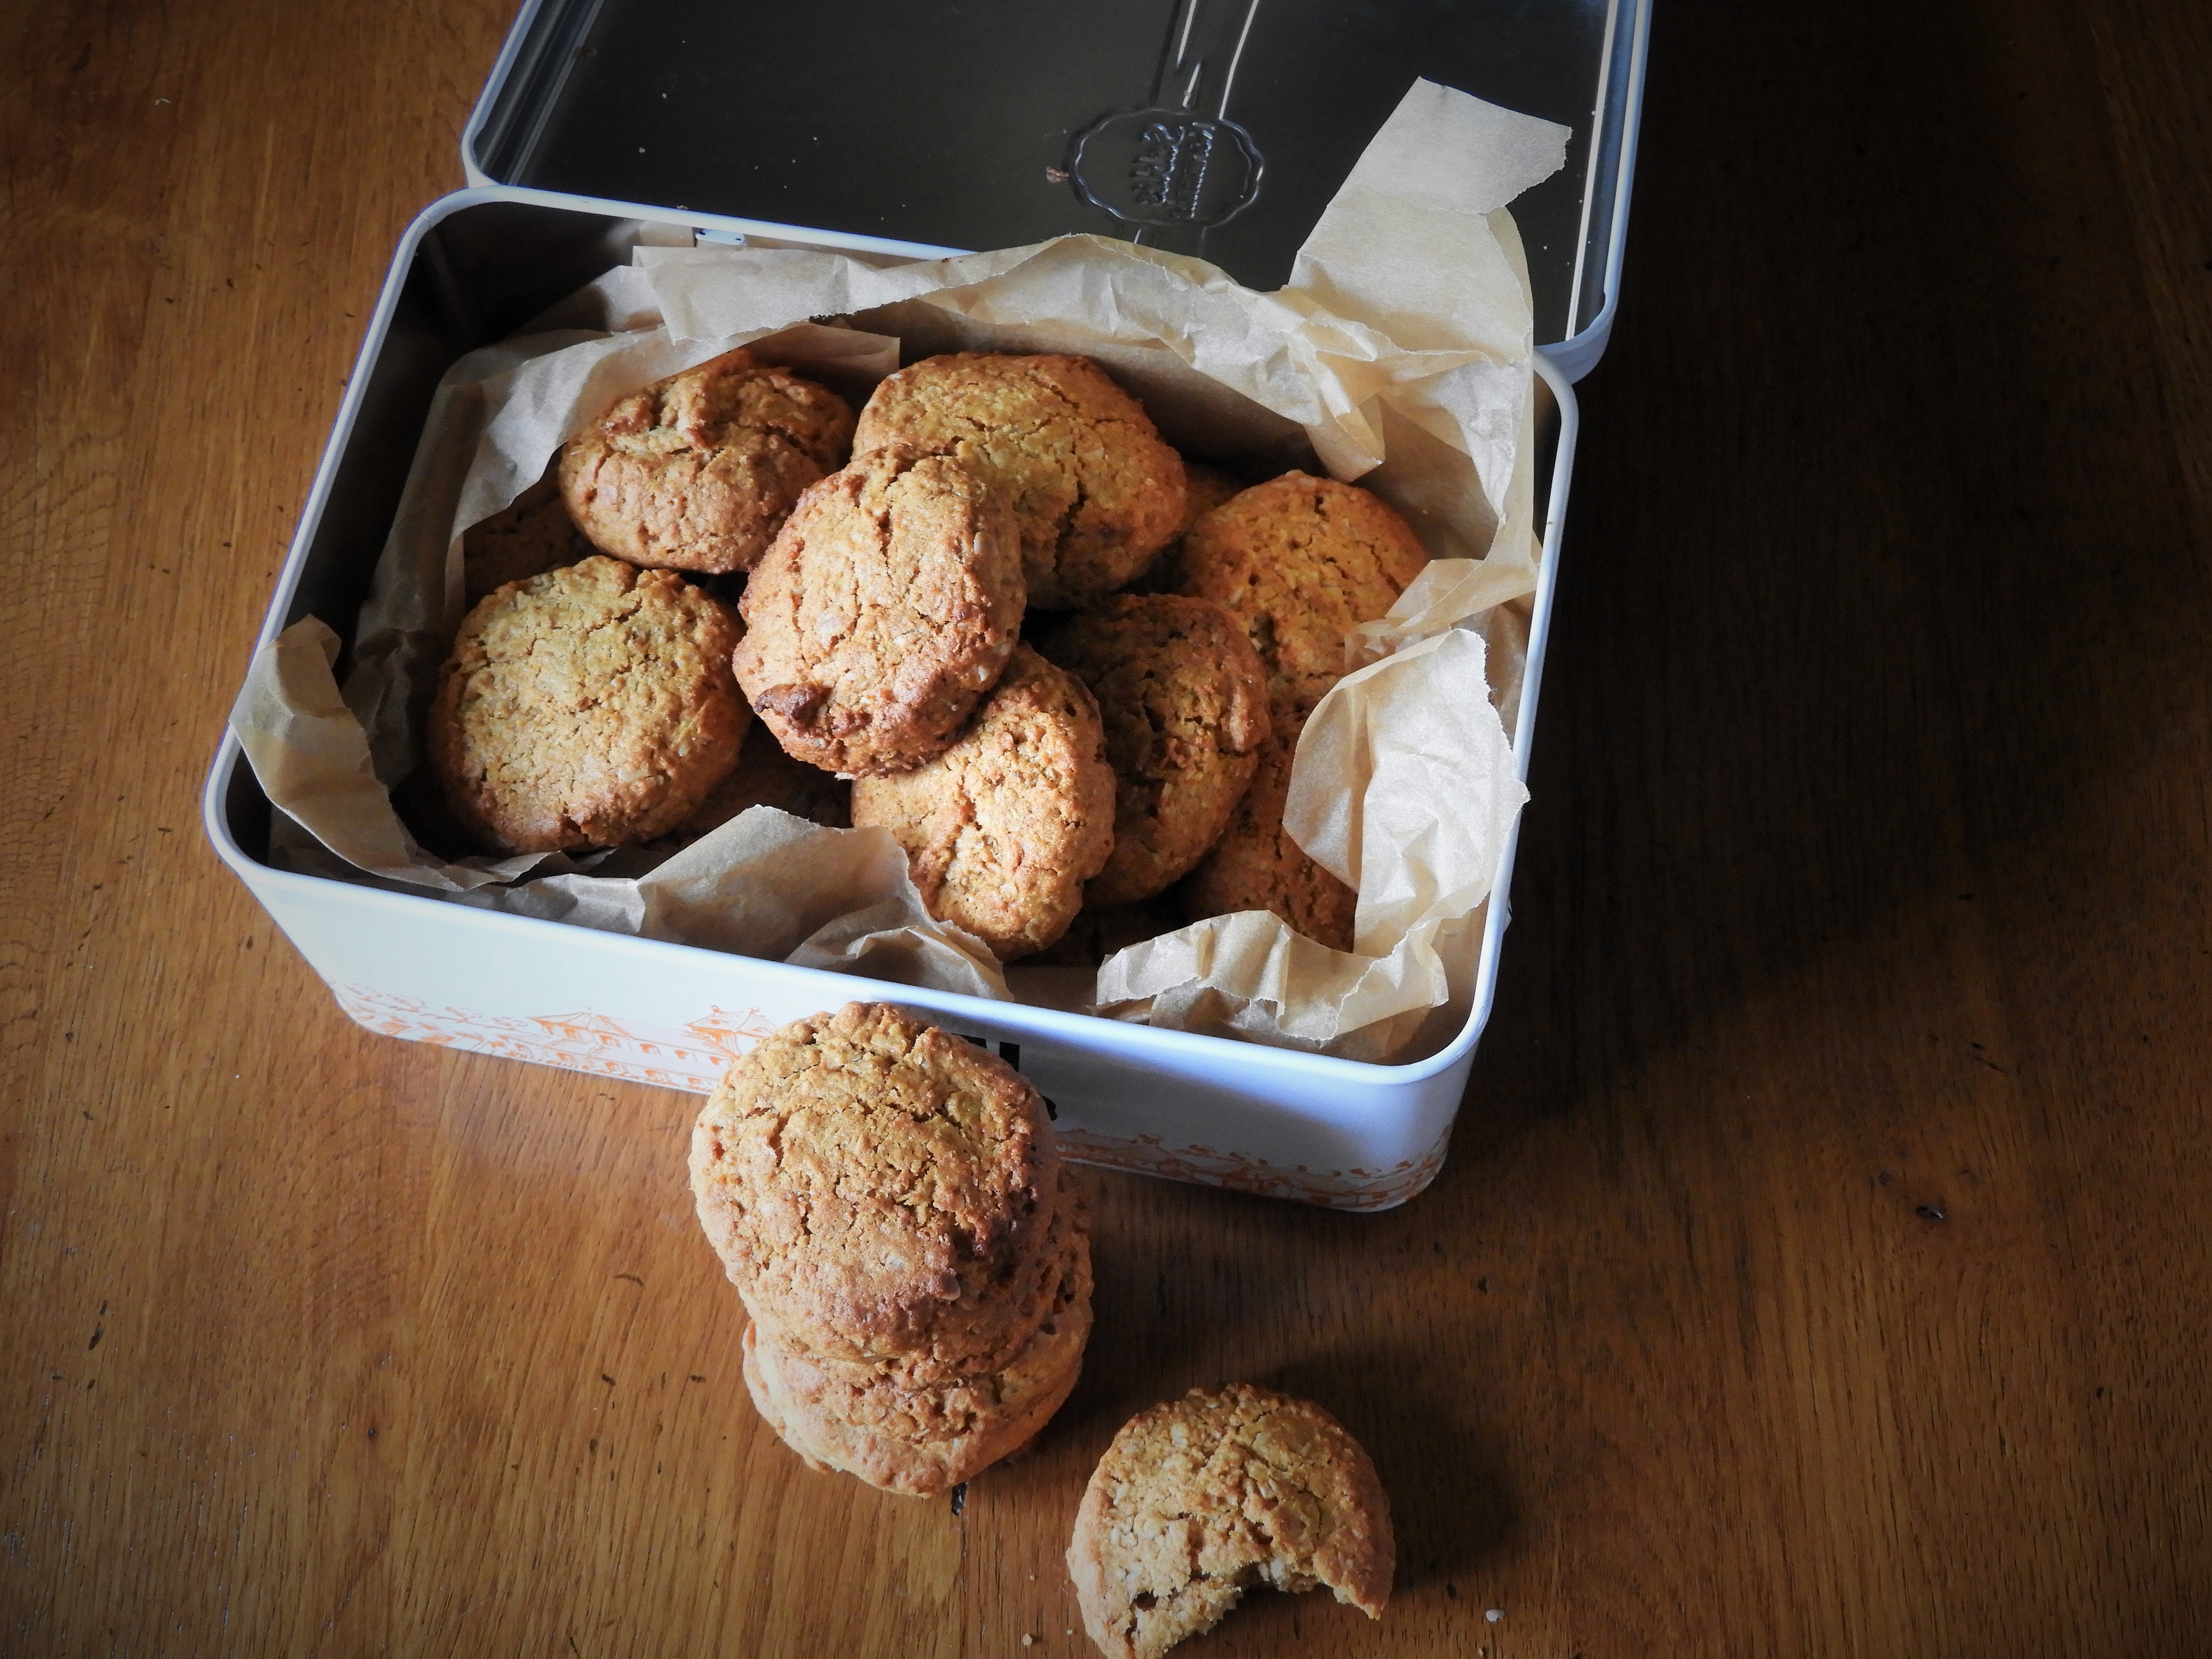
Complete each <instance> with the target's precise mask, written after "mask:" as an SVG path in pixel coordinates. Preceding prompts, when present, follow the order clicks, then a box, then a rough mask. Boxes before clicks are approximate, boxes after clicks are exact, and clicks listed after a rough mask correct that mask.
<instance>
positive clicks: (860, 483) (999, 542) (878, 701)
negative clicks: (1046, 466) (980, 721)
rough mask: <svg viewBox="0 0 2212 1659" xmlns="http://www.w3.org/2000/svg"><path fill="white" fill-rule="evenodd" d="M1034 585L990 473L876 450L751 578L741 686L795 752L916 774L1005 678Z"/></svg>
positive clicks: (824, 762) (807, 500)
mask: <svg viewBox="0 0 2212 1659" xmlns="http://www.w3.org/2000/svg"><path fill="white" fill-rule="evenodd" d="M1023 594H1024V587H1023V585H1022V565H1021V548H1020V543H1019V540H1018V538H1017V536H1016V534H1015V531H1014V526H1013V514H1012V509H1011V508H1009V507H1007V506H1006V502H1005V501H1003V500H1001V499H1000V497H999V495H997V494H996V493H995V492H994V491H993V490H992V489H990V488H989V487H988V486H987V485H986V484H985V483H983V481H982V480H981V477H978V476H977V475H976V474H975V472H974V471H971V470H970V469H969V467H968V466H966V465H964V464H963V463H962V462H960V461H958V460H956V459H951V458H950V457H947V456H923V455H919V454H916V453H915V452H913V451H911V450H900V449H888V450H878V451H876V452H874V453H870V454H866V455H863V456H861V457H860V459H857V460H855V461H854V463H853V465H850V466H848V467H847V468H846V469H845V470H844V471H842V472H837V473H834V474H832V475H831V476H830V477H827V478H824V479H823V480H822V481H821V482H820V483H817V484H815V485H814V486H813V487H811V489H808V490H807V492H806V494H805V496H804V497H803V498H802V499H801V500H800V501H799V506H798V507H797V509H796V510H794V511H793V513H792V515H791V520H790V521H789V522H788V523H787V524H786V525H785V526H784V527H783V530H782V532H781V534H779V535H778V536H777V537H776V539H775V547H774V548H772V549H771V550H769V555H768V556H767V558H765V559H763V561H762V562H761V565H760V568H758V569H757V570H755V571H754V572H753V574H752V578H751V580H750V581H749V582H748V583H747V584H746V586H745V595H744V599H743V600H742V601H741V603H740V607H739V608H740V609H741V610H742V611H744V617H745V623H746V628H747V629H748V632H747V633H746V635H745V640H744V644H743V645H741V646H740V647H738V653H737V657H736V670H737V676H738V684H740V685H742V686H743V687H744V691H745V695H746V696H747V697H749V698H750V699H751V701H752V705H753V708H754V709H755V711H756V712H757V713H758V714H759V715H760V717H761V720H763V723H764V724H766V725H767V726H768V727H769V730H771V731H772V732H775V735H776V740H777V741H778V742H780V743H781V744H783V746H784V749H785V750H787V752H788V753H789V754H791V755H792V756H793V757H795V758H797V759H799V760H803V761H805V762H807V763H809V764H811V765H814V766H818V767H820V768H822V769H823V770H824V771H827V772H836V773H840V774H842V775H848V776H865V775H870V774H872V773H878V772H899V771H907V770H910V769H913V768H915V767H917V766H920V765H921V763H923V762H925V761H927V760H928V759H930V758H931V757H933V756H935V755H937V754H939V753H940V752H942V751H943V750H944V749H945V747H946V746H947V745H948V744H951V741H952V739H953V738H954V736H955V735H956V734H957V732H958V731H959V729H960V726H961V723H962V722H963V720H966V719H967V718H968V715H969V711H970V710H971V709H973V708H975V702H976V700H977V699H978V698H979V697H981V696H982V695H983V693H984V692H985V691H987V690H989V689H990V687H991V685H992V684H993V683H994V682H995V681H996V680H997V679H998V678H999V675H1000V671H1001V670H1003V669H1004V668H1005V666H1006V659H1007V657H1008V655H1009V654H1010V653H1012V651H1013V649H1014V641H1015V639H1016V638H1017V637H1018V635H1019V633H1020V631H1021V622H1022V603H1023Z"/></svg>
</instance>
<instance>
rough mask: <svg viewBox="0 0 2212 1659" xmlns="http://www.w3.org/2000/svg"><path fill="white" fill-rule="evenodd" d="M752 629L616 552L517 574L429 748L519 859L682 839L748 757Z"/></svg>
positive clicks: (445, 689) (479, 831)
mask: <svg viewBox="0 0 2212 1659" xmlns="http://www.w3.org/2000/svg"><path fill="white" fill-rule="evenodd" d="M737 642H738V624H737V621H736V619H735V618H734V617H732V616H731V615H730V613H729V612H728V611H726V609H724V607H723V606H722V605H720V604H719V603H718V602H716V601H715V600H714V599H711V598H709V597H708V595H707V594H705V593H703V592H700V590H699V589H697V588H696V587H693V586H690V585H689V584H688V583H686V582H685V581H684V579H683V578H682V577H680V576H678V575H677V574H675V573H674V572H672V571H666V570H635V569H633V568H631V567H629V565H626V564H623V563H622V562H619V561H617V560H615V559H608V558H599V557H593V558H589V559H586V560H584V561H583V562H581V563H580V564H573V565H568V566H567V567H565V568H562V569H559V570H551V571H548V572H546V573H545V574H544V575H541V576H533V577H532V578H530V579H529V580H527V581H520V582H511V583H509V584H507V586H504V587H501V588H500V589H498V590H497V591H496V592H494V593H492V594H491V595H490V596H489V598H487V599H484V600H483V602H482V603H481V604H479V605H477V607H476V608H475V609H474V610H473V611H470V612H469V614H468V616H467V617H466V618H465V620H464V621H463V622H462V623H461V628H460V632H459V635H457V636H456V637H455V639H454V641H453V654H452V656H451V657H450V658H448V659H447V663H446V665H445V670H444V673H443V676H442V678H441V680H440V682H439V685H438V691H437V696H436V698H435V701H434V702H432V704H431V706H430V716H429V721H428V732H427V738H428V742H427V744H426V745H425V747H426V749H427V751H428V762H429V765H430V768H431V771H432V774H433V775H434V776H435V778H436V779H437V781H438V784H439V787H440V789H441V793H443V795H444V797H445V799H446V802H447V805H449V806H450V807H451V808H452V809H453V813H454V816H455V817H458V818H459V820H460V821H461V823H462V824H463V825H464V826H465V828H467V829H468V830H469V831H470V833H471V834H472V835H473V836H476V837H477V838H478V839H479V840H481V841H482V842H484V843H485V844H486V845H488V846H489V847H492V848H496V849H498V850H499V851H501V852H504V853H538V852H550V851H552V850H554V849H556V848H584V847H617V846H623V845H625V844H627V843H629V842H641V841H650V840H652V839H653V837H654V836H659V835H665V834H666V833H667V832H668V831H669V830H670V829H674V828H675V827H676V826H677V825H678V824H679V823H683V821H684V819H685V818H687V817H690V815H691V814H692V813H693V812H694V811H696V810H697V809H698V807H699V805H700V803H701V802H702V801H703V800H705V799H706V798H707V795H708V792H709V791H711V790H712V789H713V788H714V786H715V785H716V784H718V783H720V781H722V778H723V775H724V774H726V772H728V771H729V769H730V768H731V766H732V764H733V763H735V762H736V760H737V757H738V746H739V744H741V743H742V741H743V740H744V732H745V726H746V724H747V722H748V720H750V715H749V714H747V712H746V709H745V704H744V699H743V698H742V697H740V696H738V688H737V684H736V682H735V681H734V680H732V678H731V676H730V653H731V651H732V649H733V648H734V647H735V646H736V644H737Z"/></svg>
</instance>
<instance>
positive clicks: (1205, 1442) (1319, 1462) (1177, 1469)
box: [1067, 1383, 1396, 1659]
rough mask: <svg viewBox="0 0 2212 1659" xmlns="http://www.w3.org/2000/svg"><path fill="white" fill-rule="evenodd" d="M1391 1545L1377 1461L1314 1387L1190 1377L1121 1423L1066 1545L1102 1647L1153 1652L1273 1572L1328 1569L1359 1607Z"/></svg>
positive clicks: (1283, 1576) (1374, 1596) (1390, 1561)
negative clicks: (1288, 1390) (1299, 1389)
mask: <svg viewBox="0 0 2212 1659" xmlns="http://www.w3.org/2000/svg"><path fill="white" fill-rule="evenodd" d="M1395 1565H1396V1547H1395V1541H1394V1539H1393V1537H1392V1535H1391V1530H1390V1504H1389V1499H1388V1498H1385V1497H1384V1496H1383V1486H1382V1482H1381V1481H1380V1480H1377V1479H1376V1474H1375V1465H1374V1463H1373V1462H1371V1461H1370V1459H1369V1457H1368V1455H1367V1453H1366V1452H1365V1451H1364V1449H1362V1448H1361V1446H1360V1445H1359V1443H1358V1441H1356V1440H1354V1439H1353V1438H1352V1436H1351V1435H1349V1434H1348V1433H1346V1431H1345V1429H1344V1427H1343V1425H1341V1424H1340V1423H1339V1422H1337V1420H1336V1419H1334V1417H1331V1416H1330V1415H1329V1414H1328V1413H1327V1412H1326V1411H1323V1410H1322V1408H1321V1407H1319V1406H1316V1405H1315V1404H1313V1403H1312V1402H1311V1401H1304V1400H1296V1399H1293V1398H1291V1396H1290V1395H1283V1394H1277V1393H1275V1392H1274V1391H1273V1390H1272V1389H1261V1388H1256V1387H1255V1386H1253V1385H1252V1384H1250V1383H1231V1385H1229V1386H1228V1387H1226V1388H1224V1389H1219V1390H1218V1391H1215V1392H1212V1393H1209V1392H1207V1391H1206V1390H1205V1389H1192V1390H1191V1391H1190V1393H1189V1394H1188V1395H1184V1396H1183V1398H1182V1399H1181V1400H1176V1401H1169V1402H1168V1403H1166V1404H1164V1405H1160V1406H1155V1407H1152V1409H1151V1410H1150V1411H1146V1412H1141V1413H1139V1414H1138V1415H1137V1416H1135V1417H1133V1418H1132V1419H1130V1420H1129V1421H1128V1422H1127V1424H1125V1425H1123V1426H1122V1428H1121V1432H1120V1433H1119V1434H1117V1435H1115V1437H1114V1443H1113V1444H1112V1445H1110V1446H1109V1447H1108V1448H1107V1449H1106V1455H1104V1456H1103V1457H1102V1458H1100V1459H1099V1460H1098V1467H1097V1469H1096V1470H1095V1471H1094V1472H1093V1473H1092V1474H1091V1483H1090V1485H1089V1486H1086V1487H1085V1489H1084V1493H1083V1504H1082V1507H1081V1508H1080V1509H1079V1510H1078V1512H1077V1515H1076V1521H1075V1535H1074V1538H1073V1541H1071V1542H1070V1543H1069V1545H1068V1548H1067V1570H1068V1573H1069V1575H1070V1576H1071V1577H1073V1579H1074V1581H1075V1590H1076V1599H1077V1601H1078V1602H1079V1605H1080V1606H1081V1607H1082V1609H1083V1624H1084V1628H1085V1630H1086V1631H1088V1632H1090V1635H1091V1640H1092V1641H1093V1642H1095V1643H1096V1644H1097V1645H1098V1648H1099V1650H1101V1651H1102V1652H1103V1653H1106V1654H1108V1655H1110V1656H1113V1659H1157V1656H1158V1655H1160V1654H1163V1653H1164V1652H1166V1651H1167V1650H1169V1649H1170V1648H1171V1647H1173V1646H1174V1645H1175V1644H1176V1643H1178V1642H1180V1641H1182V1639H1183V1638H1185V1637H1188V1636H1195V1635H1197V1634H1199V1633H1200V1632H1201V1631H1206V1630H1210V1629H1212V1627H1213V1626H1214V1625H1215V1624H1217V1623H1218V1621H1219V1620H1221V1618H1222V1617H1223V1615H1225V1613H1228V1612H1229V1611H1230V1610H1231V1608H1233V1607H1235V1606H1236V1605H1237V1602H1238V1601H1242V1600H1243V1595H1244V1592H1245V1590H1246V1589H1249V1588H1251V1587H1253V1586H1255V1585H1258V1584H1263V1583H1264V1584H1271V1585H1273V1587H1274V1588H1275V1589H1279V1590H1291V1591H1297V1590H1310V1589H1316V1588H1318V1587H1319V1586H1321V1585H1323V1584H1326V1585H1328V1588H1329V1589H1331V1590H1333V1591H1334V1592H1335V1595H1336V1599H1337V1600H1338V1601H1343V1602H1346V1603H1347V1604H1349V1605H1351V1606H1352V1607H1358V1609H1359V1610H1360V1611H1361V1612H1363V1613H1365V1614H1367V1616H1368V1617H1369V1618H1370V1619H1379V1618H1381V1617H1382V1615H1383V1605H1384V1603H1386V1602H1387V1601H1389V1599H1390V1580H1391V1577H1392V1575H1393V1573H1394V1571H1395Z"/></svg>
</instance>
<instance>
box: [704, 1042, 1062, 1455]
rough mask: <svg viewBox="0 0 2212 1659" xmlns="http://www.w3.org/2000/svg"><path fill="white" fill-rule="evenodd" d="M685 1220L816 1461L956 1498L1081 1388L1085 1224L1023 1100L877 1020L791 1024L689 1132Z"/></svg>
mask: <svg viewBox="0 0 2212 1659" xmlns="http://www.w3.org/2000/svg"><path fill="white" fill-rule="evenodd" d="M691 1188H692V1194H693V1198H694V1200H695V1201H696V1205H697V1207H698V1212H699V1220H700V1224H701V1225H702V1226H703V1227H704V1228H705V1230H706V1233H707V1237H708V1240H709V1241H710V1242H711V1243H713V1245H714V1249H715V1252H716V1254H717V1255H720V1257H721V1259H722V1261H723V1264H724V1266H725V1267H726V1270H727V1272H728V1273H729V1276H730V1279H731V1280H732V1283H734V1284H735V1285H737V1287H738V1294H739V1295H741V1296H742V1297H744V1303H745V1306H746V1309H747V1310H748V1311H749V1312H750V1314H751V1316H752V1323H751V1324H750V1327H749V1328H747V1330H746V1333H745V1359H744V1370H745V1382H746V1385H747V1387H748V1388H749V1389H750V1391H751V1394H752V1397H753V1401H754V1404H755V1405H756V1406H757V1407H758V1408H759V1410H760V1413H761V1415H762V1416H763V1418H765V1419H767V1420H768V1421H769V1424H770V1425H772V1426H773V1427H774V1428H775V1431H776V1432H777V1433H778V1434H779V1435H781V1437H783V1439H784V1441H785V1443H787V1444H788V1445H789V1446H791V1447H792V1449H793V1450H795V1451H797V1452H798V1453H799V1455H800V1456H802V1457H803V1458H805V1460H806V1462H808V1464H809V1465H811V1466H812V1467H814V1468H835V1469H842V1470H844V1471H846V1472H847V1473H848V1474H854V1475H857V1476H859V1477H860V1479H861V1480H865V1481H866V1482H868V1484H870V1485H871V1486H879V1487H882V1488H884V1490H886V1491H889V1492H904V1493H908V1494H909V1495H912V1496H916V1497H927V1496H930V1495H933V1494H935V1493H939V1492H947V1491H950V1490H951V1488H952V1487H954V1486H958V1485H959V1484H960V1483H961V1482H962V1481H963V1480H967V1479H969V1476H971V1475H973V1474H976V1473H977V1472H978V1471H980V1470H981V1469H982V1468H986V1467H987V1466H988V1465H990V1464H992V1463H994V1462H997V1461H998V1460H999V1459H1000V1458H1002V1457H1005V1456H1006V1455H1009V1454H1010V1453H1012V1452H1014V1451H1017V1450H1018V1449H1021V1448H1022V1447H1023V1446H1024V1445H1026V1444H1027V1443H1028V1442H1029V1441H1030V1439H1031V1438H1032V1437H1034V1436H1035V1435H1036V1432H1037V1431H1038V1430H1039V1429H1041V1428H1042V1426H1043V1425H1044V1424H1045V1422H1046V1420H1047V1419H1048V1418H1050V1417H1051V1415H1052V1414H1053V1413H1054V1411H1056V1410H1058V1409H1059V1407H1060V1402H1061V1401H1064V1400H1065V1399H1066V1397H1067V1395H1068V1393H1069V1391H1070V1390H1071V1389H1073V1387H1074V1386H1075V1380H1076V1377H1077V1375H1078V1373H1079V1371H1080V1370H1081V1368H1082V1361H1083V1349H1084V1345H1085V1341H1086V1340H1088V1338H1089V1336H1090V1331H1091V1246H1090V1233H1089V1220H1088V1217H1087V1214H1086V1212H1085V1207H1084V1205H1083V1200H1082V1197H1081V1194H1080V1193H1079V1190H1078V1189H1077V1188H1076V1186H1075V1185H1074V1182H1073V1180H1072V1179H1071V1178H1070V1177H1069V1176H1067V1175H1066V1173H1065V1172H1064V1171H1063V1170H1062V1169H1061V1167H1060V1156H1059V1152H1058V1151H1057V1149H1056V1148H1055V1146H1054V1143H1053V1137H1052V1129H1051V1125H1050V1122H1049V1121H1048V1115H1047V1113H1046V1111H1045V1108H1044V1103H1043V1102H1042V1099H1041V1098H1040V1097H1038V1095H1037V1092H1036V1090H1035V1089H1033V1088H1031V1087H1030V1085H1029V1084H1028V1083H1027V1082H1026V1081H1025V1080H1024V1079H1023V1078H1022V1076H1021V1075H1020V1073H1017V1072H1016V1071H1014V1070H1013V1069H1012V1067H1011V1066H1007V1065H1006V1064H1005V1063H1004V1062H1003V1061H1001V1060H998V1059H996V1058H994V1056H992V1055H991V1054H988V1053H987V1052H985V1051H984V1050H983V1049H981V1048H978V1047H976V1046H975V1045H974V1044H971V1043H969V1042H965V1041H964V1040H963V1039H961V1038H959V1037H957V1036H950V1035H948V1034H946V1033H945V1032H944V1031H940V1030H937V1029H936V1028H935V1027H933V1026H930V1025H926V1024H922V1023H921V1021H919V1020H917V1019H915V1018H912V1017H911V1016H909V1015H908V1014H906V1013H903V1012H901V1011H900V1010H898V1009H896V1008H893V1007H890V1006H884V1005H882V1004H867V1003H851V1004H848V1005H847V1006H845V1007H844V1008H842V1009H841V1010H839V1011H838V1012H836V1013H835V1014H817V1015H815V1016H812V1017H811V1018H806V1019H802V1020H798V1021H795V1022H793V1024H789V1025H787V1026H785V1027H784V1028H783V1029H782V1030H780V1031H778V1032H776V1033H775V1035H774V1036H770V1037H768V1038H767V1039H765V1040H764V1041H763V1042H761V1044H760V1045H759V1046H758V1047H757V1048H755V1049H754V1050H753V1051H752V1052H751V1053H750V1054H748V1055H746V1056H745V1058H744V1059H743V1060H739V1061H738V1062H737V1063H736V1064H735V1065H733V1066H732V1067H731V1068H730V1070H729V1072H728V1073H727V1074H726V1076H725V1077H724V1079H723V1080H722V1083H721V1085H720V1087H719V1088H718V1089H717V1090H716V1091H715V1092H714V1096H713V1097H712V1098H711V1099H710V1100H709V1101H708V1103H707V1106H706V1108H705V1109H704V1110H703V1111H702V1112H701V1114H700V1115H699V1120H698V1123H697V1125H696V1127H695V1128H694V1130H693V1132H692V1139H691Z"/></svg>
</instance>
